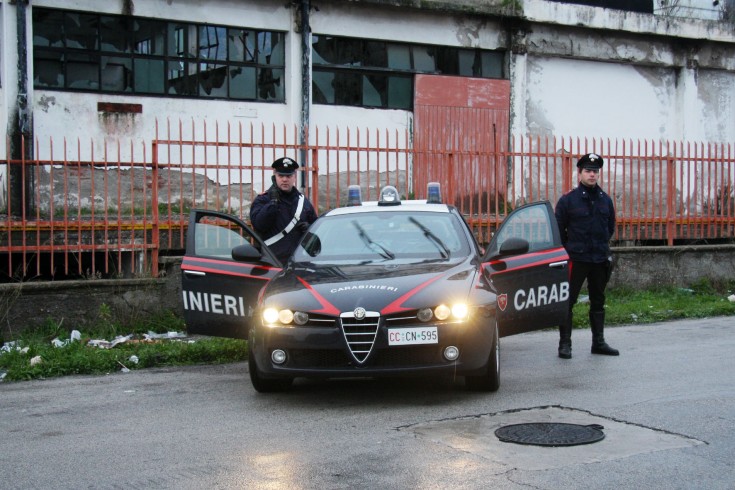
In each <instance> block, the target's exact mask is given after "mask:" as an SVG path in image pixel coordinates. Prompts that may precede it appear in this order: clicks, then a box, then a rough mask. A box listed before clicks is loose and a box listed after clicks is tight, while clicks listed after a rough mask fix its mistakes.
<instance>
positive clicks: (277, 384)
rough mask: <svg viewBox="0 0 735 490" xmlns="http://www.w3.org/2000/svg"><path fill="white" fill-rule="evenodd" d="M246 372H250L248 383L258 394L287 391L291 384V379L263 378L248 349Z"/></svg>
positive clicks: (250, 350)
mask: <svg viewBox="0 0 735 490" xmlns="http://www.w3.org/2000/svg"><path fill="white" fill-rule="evenodd" d="M248 371H250V382H251V383H252V384H253V388H255V391H257V392H258V393H274V392H278V391H287V390H288V389H289V388H291V385H292V384H293V378H264V377H263V375H262V374H261V372H260V371H259V370H258V364H257V363H256V362H255V356H253V351H252V349H248Z"/></svg>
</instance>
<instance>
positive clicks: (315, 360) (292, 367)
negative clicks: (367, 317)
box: [250, 318, 495, 378]
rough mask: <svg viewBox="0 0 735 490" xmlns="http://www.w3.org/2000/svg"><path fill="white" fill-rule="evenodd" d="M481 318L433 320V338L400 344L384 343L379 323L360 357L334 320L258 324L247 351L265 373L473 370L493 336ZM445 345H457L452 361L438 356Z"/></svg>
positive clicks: (404, 373)
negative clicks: (279, 357) (275, 355)
mask: <svg viewBox="0 0 735 490" xmlns="http://www.w3.org/2000/svg"><path fill="white" fill-rule="evenodd" d="M481 320H484V321H482V322H481V321H475V322H467V323H448V324H439V325H436V327H437V332H438V343H435V344H419V345H401V346H391V345H389V343H388V330H389V327H388V326H386V325H385V323H384V322H381V324H380V325H379V327H378V330H377V333H376V336H375V342H374V343H373V345H372V348H371V350H370V353H369V354H368V355H367V357H366V358H365V359H364V361H363V362H359V361H357V360H356V359H355V357H354V356H353V355H352V354H351V351H350V348H349V347H348V344H347V341H346V339H345V335H344V333H343V331H342V328H341V327H340V326H339V322H337V324H336V325H335V326H330V327H309V326H307V327H295V326H294V327H291V326H289V327H284V326H275V327H267V326H258V327H256V328H255V329H254V330H253V332H252V333H251V337H250V342H251V355H252V356H254V360H255V362H256V364H257V365H258V370H259V371H260V373H261V374H262V375H264V376H266V377H280V376H284V377H327V378H329V377H335V378H336V377H366V376H369V377H380V376H410V375H429V374H442V373H448V374H455V375H468V374H478V373H481V372H483V370H484V369H485V368H486V366H487V362H488V359H489V357H490V349H491V348H492V344H493V336H494V335H495V329H494V324H493V323H492V322H490V321H488V319H487V318H483V319H481ZM425 326H426V325H415V327H417V328H418V327H425ZM406 327H407V326H406V325H402V326H401V328H406ZM448 346H455V347H457V348H458V349H459V353H460V354H459V357H458V358H457V359H456V360H454V361H449V360H447V359H445V358H444V355H443V353H444V350H445V348H446V347H448ZM274 349H281V350H283V351H285V352H286V355H287V358H286V361H285V362H284V363H283V364H275V363H273V361H272V360H271V353H272V352H273V350H274Z"/></svg>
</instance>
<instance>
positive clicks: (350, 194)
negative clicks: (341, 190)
mask: <svg viewBox="0 0 735 490" xmlns="http://www.w3.org/2000/svg"><path fill="white" fill-rule="evenodd" d="M347 205H348V206H362V190H361V189H360V186H359V185H357V184H352V185H351V186H349V187H348V188H347Z"/></svg>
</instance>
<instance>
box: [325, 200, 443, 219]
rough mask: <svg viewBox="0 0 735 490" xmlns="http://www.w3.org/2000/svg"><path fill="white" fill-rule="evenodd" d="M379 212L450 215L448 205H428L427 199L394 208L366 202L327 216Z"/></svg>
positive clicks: (331, 212)
mask: <svg viewBox="0 0 735 490" xmlns="http://www.w3.org/2000/svg"><path fill="white" fill-rule="evenodd" d="M378 211H381V212H382V211H386V212H393V213H397V212H404V213H405V212H429V213H449V206H447V205H446V204H440V203H437V204H427V203H426V200H425V199H415V200H403V201H401V203H400V204H397V205H393V206H380V205H378V201H365V202H363V203H362V205H359V206H346V207H342V208H336V209H333V210H331V211H329V212H328V213H326V214H325V216H341V215H345V214H359V213H375V212H378Z"/></svg>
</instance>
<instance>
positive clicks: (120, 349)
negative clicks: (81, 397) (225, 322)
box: [0, 307, 247, 381]
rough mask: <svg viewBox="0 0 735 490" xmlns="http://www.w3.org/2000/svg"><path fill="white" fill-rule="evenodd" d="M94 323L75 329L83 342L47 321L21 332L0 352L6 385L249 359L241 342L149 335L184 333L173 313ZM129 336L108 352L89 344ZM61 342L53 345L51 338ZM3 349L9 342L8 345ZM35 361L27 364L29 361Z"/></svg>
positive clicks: (103, 317) (0, 369)
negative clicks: (130, 323) (126, 323)
mask: <svg viewBox="0 0 735 490" xmlns="http://www.w3.org/2000/svg"><path fill="white" fill-rule="evenodd" d="M99 318H100V319H99V321H98V324H97V325H95V326H94V327H93V328H90V329H86V330H82V329H79V332H80V334H81V338H80V339H79V340H78V341H71V340H70V330H69V329H68V328H65V327H62V325H60V324H55V323H54V322H52V321H47V322H46V323H44V324H43V325H41V326H40V327H37V328H35V329H32V330H29V331H27V332H25V333H24V334H23V335H22V336H21V337H20V338H19V339H17V340H16V341H14V343H13V345H12V347H11V346H9V348H8V350H7V351H5V352H2V353H0V374H2V373H4V375H5V377H4V379H5V380H7V381H23V380H30V379H43V378H53V377H57V376H67V375H73V374H107V373H111V372H116V371H120V370H124V369H129V370H131V371H132V370H135V369H143V368H149V367H161V366H181V365H191V364H222V363H229V362H238V361H243V360H246V359H247V342H246V341H243V340H234V339H222V338H215V337H203V338H197V339H196V340H191V339H188V338H183V339H181V338H171V339H156V338H154V337H155V336H151V335H148V337H149V338H148V339H146V334H150V333H158V334H161V333H168V332H185V325H184V323H183V321H182V320H181V319H179V318H176V317H175V316H174V315H173V314H171V313H167V314H162V315H161V316H159V317H156V318H150V319H148V320H146V321H143V322H139V323H137V324H135V325H133V326H132V327H123V326H121V325H118V324H116V323H114V322H112V321H110V319H109V317H108V316H107V315H105V308H104V307H103V308H101V311H100V315H99ZM128 336H129V337H130V338H129V339H128V340H127V341H125V342H121V343H118V344H117V345H115V346H114V347H112V348H101V347H97V346H94V345H93V343H90V341H91V340H106V341H113V340H114V339H115V338H118V337H128ZM55 339H56V340H57V341H58V342H60V343H62V344H64V345H63V346H62V347H56V346H54V344H53V341H54V340H55ZM6 345H7V344H6ZM34 358H35V359H40V361H39V362H31V360H32V359H34Z"/></svg>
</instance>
